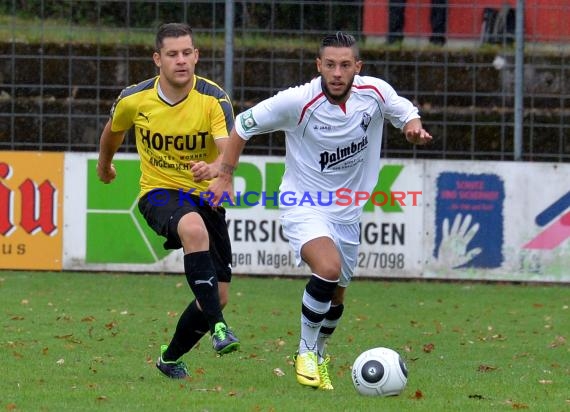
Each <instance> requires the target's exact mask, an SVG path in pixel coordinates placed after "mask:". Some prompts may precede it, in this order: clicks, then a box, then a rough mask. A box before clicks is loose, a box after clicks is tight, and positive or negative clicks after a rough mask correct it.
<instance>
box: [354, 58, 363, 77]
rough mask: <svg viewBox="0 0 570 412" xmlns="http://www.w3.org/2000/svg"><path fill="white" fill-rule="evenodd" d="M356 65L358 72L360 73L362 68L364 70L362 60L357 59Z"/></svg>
mask: <svg viewBox="0 0 570 412" xmlns="http://www.w3.org/2000/svg"><path fill="white" fill-rule="evenodd" d="M355 66H356V74H359V73H360V70H362V60H357V61H356V64H355Z"/></svg>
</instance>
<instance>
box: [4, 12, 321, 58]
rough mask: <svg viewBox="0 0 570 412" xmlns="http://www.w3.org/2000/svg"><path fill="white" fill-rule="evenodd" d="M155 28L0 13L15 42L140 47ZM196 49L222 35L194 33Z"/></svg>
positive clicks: (297, 42) (240, 40)
mask: <svg viewBox="0 0 570 412" xmlns="http://www.w3.org/2000/svg"><path fill="white" fill-rule="evenodd" d="M154 37H155V28H145V29H135V28H131V29H128V30H126V29H125V28H122V27H109V26H97V25H91V24H71V23H70V22H69V21H66V20H57V19H40V18H22V17H15V16H9V15H2V14H0V39H3V40H4V41H6V40H7V41H14V42H17V43H71V44H84V43H89V44H103V45H144V46H151V45H153V44H154ZM196 41H197V42H198V43H197V44H198V46H199V47H200V48H203V49H222V48H224V42H225V39H224V35H223V34H217V35H213V34H210V33H207V32H203V33H200V32H199V31H197V39H196ZM234 42H235V46H236V47H238V48H260V49H271V50H275V49H279V50H291V51H293V50H299V49H301V48H308V49H310V50H314V51H316V50H317V48H318V45H319V38H316V39H315V38H312V39H308V38H299V37H298V36H295V35H294V34H291V35H289V36H282V37H280V36H267V35H260V34H257V35H256V34H247V35H245V36H241V35H236V37H235V39H234Z"/></svg>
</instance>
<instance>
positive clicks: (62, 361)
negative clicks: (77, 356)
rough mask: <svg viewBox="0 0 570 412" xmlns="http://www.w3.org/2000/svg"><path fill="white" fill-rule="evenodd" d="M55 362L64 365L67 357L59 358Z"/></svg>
mask: <svg viewBox="0 0 570 412" xmlns="http://www.w3.org/2000/svg"><path fill="white" fill-rule="evenodd" d="M55 363H57V364H58V365H63V364H64V363H65V359H63V358H61V359H58V360H57V361H56V362H55Z"/></svg>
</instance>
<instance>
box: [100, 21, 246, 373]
mask: <svg viewBox="0 0 570 412" xmlns="http://www.w3.org/2000/svg"><path fill="white" fill-rule="evenodd" d="M153 60H154V63H155V65H156V66H157V67H158V69H159V75H158V76H156V77H154V78H151V79H148V80H145V81H143V82H141V83H138V84H135V85H133V86H130V87H127V88H125V89H124V90H123V91H122V92H121V94H120V95H119V97H118V98H117V100H116V101H115V103H114V104H113V107H112V109H111V116H110V119H109V121H108V122H107V124H106V125H105V128H104V130H103V132H102V134H101V141H100V149H99V161H98V163H97V174H98V176H99V179H100V180H101V181H102V182H103V183H110V182H111V181H113V179H114V178H115V176H116V170H115V167H114V165H113V164H112V160H113V156H114V155H115V153H116V152H117V150H118V149H119V147H120V145H121V144H122V142H123V140H124V136H125V133H126V132H127V131H128V130H129V129H131V128H133V129H134V136H135V139H136V145H137V151H138V153H139V156H140V159H141V179H140V186H141V191H140V197H139V203H138V206H139V210H140V211H141V213H142V215H143V216H144V217H145V219H146V221H147V223H148V224H149V226H150V227H151V228H152V229H153V230H155V231H156V232H157V233H158V234H160V235H162V236H164V237H165V238H166V242H165V243H164V247H165V248H166V249H179V248H182V249H183V251H184V273H185V274H186V279H187V281H188V284H189V285H190V289H191V290H192V292H193V294H194V297H195V299H194V300H192V302H191V303H190V304H189V305H188V307H187V308H186V310H185V311H184V312H183V313H182V315H181V316H180V319H179V321H178V324H177V327H176V331H175V332H174V335H173V337H172V340H171V342H170V344H169V345H162V346H161V353H160V357H159V358H158V361H157V363H156V366H157V368H158V369H159V370H160V371H161V372H162V373H163V374H165V375H166V376H168V377H170V378H177V379H183V378H186V377H187V376H188V369H187V367H186V365H185V364H184V362H183V361H181V360H180V358H181V357H182V355H184V354H185V353H187V352H189V351H190V349H192V347H193V346H194V345H195V344H196V343H197V342H198V341H199V340H200V338H201V337H202V336H203V335H204V334H206V333H207V332H208V331H209V332H210V333H211V336H212V345H213V348H214V350H215V351H216V352H217V353H218V354H226V353H229V352H233V351H235V350H237V349H238V348H239V340H238V339H237V338H236V337H235V335H234V334H233V332H232V330H231V329H230V328H229V327H228V326H227V324H226V321H225V320H224V317H223V315H222V308H223V307H224V306H225V305H226V304H227V301H228V294H229V284H230V281H231V245H230V239H229V235H228V230H227V225H226V219H225V210H224V209H223V208H222V207H211V206H210V203H209V202H208V199H207V198H205V197H203V196H202V195H203V194H205V193H206V191H207V188H208V185H209V183H210V180H211V179H213V178H214V177H216V175H217V170H218V169H219V162H220V160H221V155H222V153H223V150H224V147H225V146H226V142H227V140H228V139H227V137H228V135H229V131H230V130H231V128H232V127H233V119H234V114H233V109H232V105H231V102H230V100H229V98H228V96H227V94H226V93H225V92H224V90H223V89H222V88H220V87H219V86H218V85H217V84H215V83H213V82H212V81H210V80H207V79H205V78H202V77H200V76H197V75H196V74H195V67H196V63H197V62H198V49H197V48H196V47H195V46H194V42H193V35H192V29H191V28H190V27H189V26H188V25H186V24H181V23H168V24H164V25H162V26H161V27H160V28H159V30H158V32H157V34H156V44H155V51H154V53H153Z"/></svg>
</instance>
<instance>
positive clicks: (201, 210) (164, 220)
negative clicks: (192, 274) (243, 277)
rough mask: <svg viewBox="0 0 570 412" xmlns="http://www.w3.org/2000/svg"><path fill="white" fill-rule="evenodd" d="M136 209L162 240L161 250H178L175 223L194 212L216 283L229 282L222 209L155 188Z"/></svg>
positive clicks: (228, 253)
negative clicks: (207, 245) (202, 230)
mask: <svg viewBox="0 0 570 412" xmlns="http://www.w3.org/2000/svg"><path fill="white" fill-rule="evenodd" d="M138 206H139V210H140V212H141V214H142V215H143V217H144V218H145V219H146V221H147V223H148V225H149V226H150V227H151V228H152V229H153V230H154V231H155V232H156V233H158V234H159V235H161V236H164V237H165V238H166V242H164V248H165V249H180V248H181V247H182V243H181V242H180V237H179V236H178V230H177V228H178V222H179V221H180V219H181V218H182V216H184V215H186V214H188V213H190V212H196V213H198V214H199V215H200V217H202V220H203V221H204V225H205V226H206V230H207V231H208V237H209V239H210V254H211V256H212V261H213V262H214V268H215V270H216V274H217V276H218V281H220V282H229V281H230V280H231V277H232V269H231V263H232V248H231V243H230V236H229V234H228V225H227V223H226V210H225V209H224V208H223V207H212V206H210V205H209V204H208V203H207V202H206V201H205V200H204V199H200V197H198V196H195V195H189V194H188V193H181V191H179V190H174V189H155V190H153V191H151V192H148V193H146V194H145V195H144V196H142V197H141V198H140V199H139V202H138Z"/></svg>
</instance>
